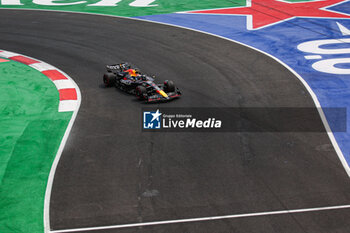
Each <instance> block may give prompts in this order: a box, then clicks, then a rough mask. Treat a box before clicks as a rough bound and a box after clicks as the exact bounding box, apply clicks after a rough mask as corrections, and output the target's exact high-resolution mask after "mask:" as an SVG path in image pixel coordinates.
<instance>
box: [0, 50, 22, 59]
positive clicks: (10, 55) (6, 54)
mask: <svg viewBox="0 0 350 233" xmlns="http://www.w3.org/2000/svg"><path fill="white" fill-rule="evenodd" d="M0 56H2V57H6V58H10V57H14V56H20V54H18V53H12V52H8V51H4V50H2V52H0Z"/></svg>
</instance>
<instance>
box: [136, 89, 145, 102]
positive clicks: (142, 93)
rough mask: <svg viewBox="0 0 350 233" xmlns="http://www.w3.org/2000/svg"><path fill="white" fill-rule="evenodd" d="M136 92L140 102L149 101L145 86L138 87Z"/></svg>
mask: <svg viewBox="0 0 350 233" xmlns="http://www.w3.org/2000/svg"><path fill="white" fill-rule="evenodd" d="M135 91H136V96H137V97H138V98H139V99H140V100H145V99H147V90H146V87H144V86H137V87H136V90H135Z"/></svg>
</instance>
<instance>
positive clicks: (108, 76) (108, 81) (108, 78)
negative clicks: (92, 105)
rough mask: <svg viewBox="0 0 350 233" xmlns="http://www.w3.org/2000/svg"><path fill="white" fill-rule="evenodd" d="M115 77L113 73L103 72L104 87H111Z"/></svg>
mask: <svg viewBox="0 0 350 233" xmlns="http://www.w3.org/2000/svg"><path fill="white" fill-rule="evenodd" d="M115 82H116V77H115V74H113V73H105V74H104V75H103V83H104V84H105V87H112V86H114V85H115Z"/></svg>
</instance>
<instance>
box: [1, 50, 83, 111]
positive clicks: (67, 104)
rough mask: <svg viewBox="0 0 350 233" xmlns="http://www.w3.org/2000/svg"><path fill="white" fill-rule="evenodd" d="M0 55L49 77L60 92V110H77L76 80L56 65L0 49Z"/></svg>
mask: <svg viewBox="0 0 350 233" xmlns="http://www.w3.org/2000/svg"><path fill="white" fill-rule="evenodd" d="M0 57H5V58H8V59H10V60H13V61H17V62H20V63H23V64H26V65H28V66H30V67H32V68H34V69H36V70H38V71H39V72H41V73H42V74H44V75H45V76H46V77H48V78H49V79H50V80H51V81H52V82H53V83H54V84H55V86H56V88H57V90H58V93H59V101H60V102H59V107H58V111H59V112H69V111H75V110H77V108H78V107H79V98H80V96H79V94H78V90H77V86H76V84H75V83H74V81H73V80H72V79H71V78H70V77H69V76H68V75H66V74H65V73H64V72H62V71H60V70H59V69H57V68H56V67H54V66H52V65H50V64H47V63H45V62H42V61H39V60H36V59H34V58H30V57H27V56H23V55H21V54H17V53H13V52H8V51H4V50H0Z"/></svg>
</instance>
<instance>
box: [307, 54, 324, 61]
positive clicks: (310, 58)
mask: <svg viewBox="0 0 350 233" xmlns="http://www.w3.org/2000/svg"><path fill="white" fill-rule="evenodd" d="M305 59H308V60H314V59H322V56H320V55H307V56H305Z"/></svg>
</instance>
